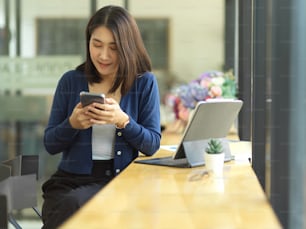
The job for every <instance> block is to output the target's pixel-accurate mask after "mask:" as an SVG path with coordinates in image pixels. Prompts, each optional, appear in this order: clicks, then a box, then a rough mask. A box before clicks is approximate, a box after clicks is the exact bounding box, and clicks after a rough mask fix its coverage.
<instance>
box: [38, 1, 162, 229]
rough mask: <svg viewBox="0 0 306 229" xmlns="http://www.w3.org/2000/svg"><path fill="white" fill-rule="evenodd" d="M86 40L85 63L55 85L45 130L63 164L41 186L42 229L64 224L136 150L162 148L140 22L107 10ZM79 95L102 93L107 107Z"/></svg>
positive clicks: (156, 98) (52, 150)
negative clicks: (87, 100)
mask: <svg viewBox="0 0 306 229" xmlns="http://www.w3.org/2000/svg"><path fill="white" fill-rule="evenodd" d="M86 42H87V43H86V44H87V57H86V61H85V62H84V63H83V64H81V65H80V66H78V67H77V68H76V69H75V70H72V71H68V72H66V73H65V74H64V75H63V76H62V78H61V79H60V81H59V83H58V86H57V89H56V92H55V95H54V100H53V104H52V109H51V114H50V118H49V122H48V126H47V128H46V130H45V135H44V144H45V148H46V150H47V151H48V152H49V153H50V154H58V153H62V159H61V161H60V163H59V166H58V170H57V171H56V172H55V174H53V175H52V176H51V178H50V179H49V180H48V181H46V182H45V183H44V184H43V187H42V190H43V198H44V203H43V207H42V218H43V223H44V226H43V228H44V229H47V228H48V229H49V228H57V226H59V225H60V224H62V223H63V222H64V221H65V220H66V219H67V218H68V217H69V216H71V215H72V214H73V213H74V212H75V211H76V210H78V209H79V208H80V207H81V206H82V205H83V204H84V203H85V202H86V201H88V200H89V199H90V198H91V197H92V196H93V195H94V194H95V193H97V192H98V191H99V190H100V189H101V188H102V187H103V186H105V185H106V184H107V183H108V182H109V181H111V180H112V179H113V178H114V177H115V176H116V175H118V174H119V173H120V172H121V171H122V170H124V169H125V168H126V167H127V166H128V165H129V164H130V163H131V162H132V161H133V160H134V159H135V158H136V157H137V156H138V152H142V153H143V154H145V155H148V156H150V155H153V154H154V153H155V152H156V151H157V150H158V149H159V146H160V138H161V134H160V110H159V109H160V104H159V94H158V86H157V81H156V78H155V76H154V75H153V74H152V73H151V62H150V58H149V56H148V54H147V51H146V49H145V47H144V44H143V41H142V38H141V35H140V32H139V30H138V27H137V24H136V22H135V20H134V19H133V18H132V17H131V15H130V14H129V13H128V12H127V11H126V10H125V9H123V8H121V7H118V6H106V7H103V8H101V9H100V10H98V11H97V12H96V13H95V14H94V15H93V16H92V18H91V19H90V20H89V22H88V25H87V28H86ZM81 91H89V92H95V93H104V94H105V95H106V99H105V103H104V104H100V103H92V104H90V105H88V106H85V107H82V105H81V103H80V97H79V94H80V92H81ZM106 207H107V206H106Z"/></svg>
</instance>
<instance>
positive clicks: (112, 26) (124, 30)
mask: <svg viewBox="0 0 306 229" xmlns="http://www.w3.org/2000/svg"><path fill="white" fill-rule="evenodd" d="M100 26H105V27H106V28H108V29H109V30H110V31H111V32H112V33H113V35H114V38H115V42H116V45H117V50H118V56H119V68H118V72H117V76H116V80H115V82H114V85H113V86H112V88H111V89H110V90H109V92H110V93H113V92H115V91H116V90H117V89H118V87H119V86H120V85H121V95H125V94H126V93H127V92H128V91H129V90H130V88H131V86H132V84H133V82H134V81H135V79H136V77H137V76H138V75H140V74H142V73H144V72H146V71H151V68H152V66H151V60H150V57H149V55H148V53H147V50H146V48H145V46H144V43H143V40H142V37H141V34H140V32H139V29H138V26H137V24H136V21H135V19H134V18H133V17H132V16H131V15H130V14H129V12H128V11H127V10H125V9H124V8H121V7H119V6H105V7H103V8H101V9H100V10H98V11H97V12H96V13H95V14H94V15H93V16H92V17H91V19H90V20H89V22H88V24H87V28H86V60H85V62H84V63H83V64H81V65H79V66H78V67H77V68H76V69H77V70H81V71H84V73H85V75H86V78H87V80H88V82H89V83H99V82H101V80H102V79H101V77H99V73H98V71H97V70H96V68H95V66H94V64H93V62H92V60H91V58H90V53H89V41H90V38H91V35H92V33H93V31H94V30H95V29H96V28H97V27H100Z"/></svg>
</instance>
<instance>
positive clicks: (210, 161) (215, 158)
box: [204, 152, 224, 176]
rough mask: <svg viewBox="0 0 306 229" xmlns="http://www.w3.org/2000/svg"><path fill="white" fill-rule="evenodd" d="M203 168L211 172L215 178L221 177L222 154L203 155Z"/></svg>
mask: <svg viewBox="0 0 306 229" xmlns="http://www.w3.org/2000/svg"><path fill="white" fill-rule="evenodd" d="M204 160H205V167H206V169H207V170H208V171H211V172H213V173H214V174H215V175H217V176H222V175H223V166H224V153H219V154H208V153H206V152H205V154H204Z"/></svg>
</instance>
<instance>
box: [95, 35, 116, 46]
mask: <svg viewBox="0 0 306 229" xmlns="http://www.w3.org/2000/svg"><path fill="white" fill-rule="evenodd" d="M92 40H93V41H96V42H100V43H105V42H103V41H101V40H100V39H98V38H95V37H93V38H92ZM109 44H110V45H116V42H115V41H112V42H110V43H109Z"/></svg>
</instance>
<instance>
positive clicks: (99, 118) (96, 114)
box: [87, 98, 129, 126]
mask: <svg viewBox="0 0 306 229" xmlns="http://www.w3.org/2000/svg"><path fill="white" fill-rule="evenodd" d="M87 114H88V115H89V116H90V117H91V119H90V121H91V122H92V123H93V124H100V125H102V124H114V125H116V126H117V125H118V124H121V123H125V122H126V121H128V120H129V116H128V115H127V114H126V113H125V112H124V111H122V110H121V107H120V105H119V104H118V103H117V101H116V100H114V99H112V98H106V99H105V103H104V104H101V103H93V104H91V105H89V107H88V111H87Z"/></svg>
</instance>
